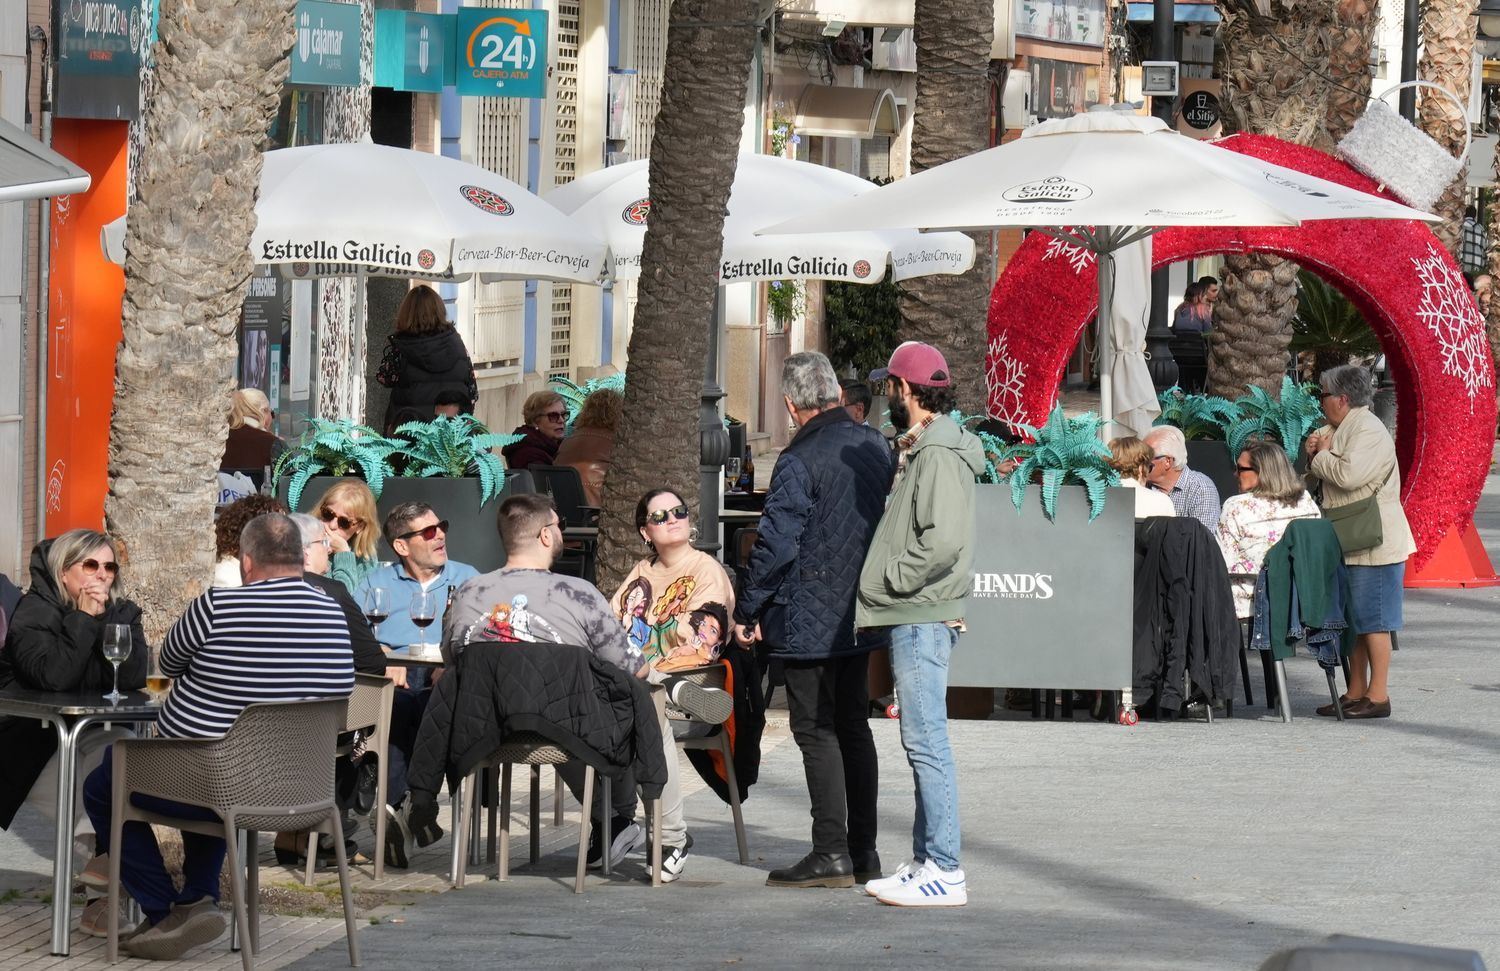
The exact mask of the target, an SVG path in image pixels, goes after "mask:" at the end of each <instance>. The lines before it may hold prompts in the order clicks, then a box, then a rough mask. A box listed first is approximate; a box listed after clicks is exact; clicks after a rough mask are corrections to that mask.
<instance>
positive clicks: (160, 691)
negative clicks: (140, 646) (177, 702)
mask: <svg viewBox="0 0 1500 971" xmlns="http://www.w3.org/2000/svg"><path fill="white" fill-rule="evenodd" d="M146 651H147V654H146V693H147V694H149V695H150V696H151V703H152V704H153V705H159V704H161V703H162V701H163V700H165V699H166V697H167V691H168V690H169V689H170V688H171V686H172V680H171V679H170V678H168V677H167V676H166V675H164V674H162V673H161V645H160V644H147V645H146Z"/></svg>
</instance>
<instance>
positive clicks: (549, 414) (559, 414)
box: [542, 411, 568, 421]
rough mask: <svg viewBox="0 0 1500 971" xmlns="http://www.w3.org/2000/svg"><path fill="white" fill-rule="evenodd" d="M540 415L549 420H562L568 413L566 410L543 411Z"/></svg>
mask: <svg viewBox="0 0 1500 971" xmlns="http://www.w3.org/2000/svg"><path fill="white" fill-rule="evenodd" d="M542 417H543V418H546V419H548V420H550V421H564V420H565V419H566V418H567V417H568V413H567V412H566V411H545V412H543V413H542Z"/></svg>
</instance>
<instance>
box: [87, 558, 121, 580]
mask: <svg viewBox="0 0 1500 971" xmlns="http://www.w3.org/2000/svg"><path fill="white" fill-rule="evenodd" d="M78 565H79V566H81V567H83V572H84V573H91V574H94V575H98V573H99V571H100V570H103V571H104V572H105V573H108V574H109V575H110V576H114V575H115V574H117V573H119V572H120V564H118V563H116V562H115V561H114V560H108V561H106V562H103V563H100V562H99V561H98V560H96V559H94V558H93V557H90V558H88V559H87V560H79V561H78Z"/></svg>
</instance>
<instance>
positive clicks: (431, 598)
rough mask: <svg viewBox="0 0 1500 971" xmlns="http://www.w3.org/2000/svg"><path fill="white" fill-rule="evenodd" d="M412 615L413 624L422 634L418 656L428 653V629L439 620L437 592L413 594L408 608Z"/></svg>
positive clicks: (428, 591)
mask: <svg viewBox="0 0 1500 971" xmlns="http://www.w3.org/2000/svg"><path fill="white" fill-rule="evenodd" d="M407 612H408V613H410V614H411V622H412V623H413V624H416V625H417V629H418V630H420V631H421V632H422V641H421V643H420V644H418V645H417V648H418V651H417V653H418V654H423V655H425V654H426V653H427V628H428V627H431V626H432V622H433V621H434V620H435V619H437V592H436V591H435V590H419V591H417V592H416V593H414V594H412V597H411V606H410V607H408V608H407Z"/></svg>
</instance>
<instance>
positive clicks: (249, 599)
mask: <svg viewBox="0 0 1500 971" xmlns="http://www.w3.org/2000/svg"><path fill="white" fill-rule="evenodd" d="M161 669H162V673H163V674H165V675H167V676H168V677H170V678H175V679H176V681H175V682H174V684H173V686H172V693H171V695H169V696H168V698H167V701H166V704H165V705H163V706H162V712H161V718H160V720H159V721H158V722H157V725H158V728H159V730H160V732H161V734H162V735H165V736H168V737H172V738H213V737H217V736H220V735H223V734H224V733H225V732H227V731H229V727H230V726H231V725H233V724H234V720H235V719H236V718H237V717H239V714H240V712H241V711H242V710H243V709H244V708H245V706H246V705H251V704H255V703H257V702H283V701H301V700H304V699H308V698H342V697H345V696H347V695H348V694H349V693H350V692H351V691H353V690H354V660H353V653H352V651H351V648H350V645H349V627H348V625H347V623H346V622H345V620H344V612H343V610H342V609H341V608H340V607H339V605H338V604H337V603H336V602H335V601H334V600H333V598H331V597H329V596H328V595H327V594H324V593H323V592H322V591H320V590H316V589H314V588H312V587H310V586H308V585H307V584H306V583H304V582H303V581H302V578H301V576H295V577H278V578H276V579H272V580H262V581H261V582H259V583H252V584H250V585H249V586H244V587H233V588H225V589H219V590H210V591H208V592H207V593H205V594H204V595H203V596H201V597H199V598H198V599H197V600H194V601H193V602H192V603H191V604H189V605H188V608H187V611H186V612H185V613H184V614H183V615H182V617H180V618H179V619H178V621H177V623H175V624H173V625H172V629H171V631H170V632H168V634H167V639H166V641H165V642H164V643H163V644H162V650H161Z"/></svg>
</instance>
